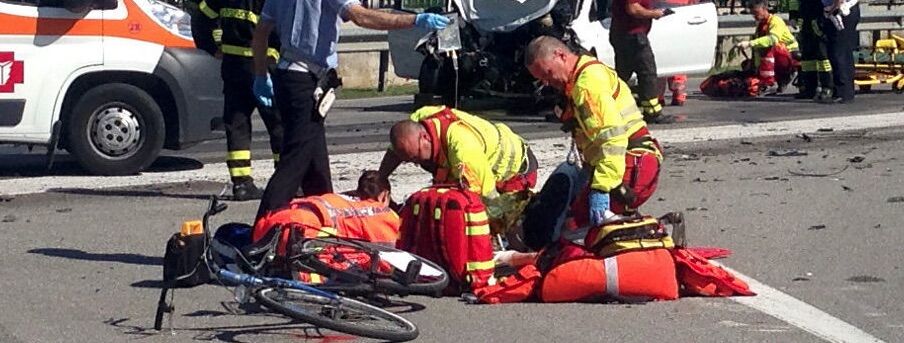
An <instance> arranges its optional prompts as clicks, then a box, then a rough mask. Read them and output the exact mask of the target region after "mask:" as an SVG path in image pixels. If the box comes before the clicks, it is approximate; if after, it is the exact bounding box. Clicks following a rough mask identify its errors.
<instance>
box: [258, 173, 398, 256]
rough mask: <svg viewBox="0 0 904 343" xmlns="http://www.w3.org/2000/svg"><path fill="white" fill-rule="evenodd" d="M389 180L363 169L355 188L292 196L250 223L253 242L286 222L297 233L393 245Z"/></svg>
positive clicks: (280, 250)
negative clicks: (276, 208)
mask: <svg viewBox="0 0 904 343" xmlns="http://www.w3.org/2000/svg"><path fill="white" fill-rule="evenodd" d="M389 192H390V186H389V183H388V182H386V181H385V180H384V179H382V178H380V177H379V174H378V173H377V171H374V170H370V171H365V172H364V174H363V175H361V178H359V179H358V188H357V189H356V190H355V191H352V192H348V193H344V194H335V193H328V194H324V195H319V196H309V197H304V198H297V199H294V200H292V201H291V202H290V203H289V205H288V207H285V208H281V209H278V210H275V211H272V212H268V213H266V214H265V215H264V216H262V217H261V218H260V219H258V220H257V222H256V223H255V225H254V231H253V232H252V240H253V241H254V242H257V241H259V240H261V239H264V237H266V236H267V234H268V233H269V232H270V231H271V230H273V229H274V228H276V227H277V226H279V225H284V226H286V225H288V226H290V227H292V228H293V229H295V230H298V231H297V232H296V233H297V234H299V237H305V238H311V237H326V236H330V235H336V236H340V237H348V238H357V239H363V240H367V241H371V242H380V243H386V244H388V245H390V246H393V245H395V241H396V240H397V239H398V237H399V225H400V221H399V216H398V214H396V213H395V212H394V211H393V210H392V209H391V208H390V207H389V203H390V196H389ZM288 239H289V231H288V230H286V231H284V232H283V237H281V238H280V242H279V247H278V249H277V254H278V255H281V256H283V255H284V254H285V253H286V249H287V248H288V247H287V243H288Z"/></svg>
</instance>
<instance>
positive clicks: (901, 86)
mask: <svg viewBox="0 0 904 343" xmlns="http://www.w3.org/2000/svg"><path fill="white" fill-rule="evenodd" d="M855 60H856V63H855V64H854V84H855V85H857V87H859V88H860V90H862V91H869V90H870V89H871V88H872V86H873V85H880V84H890V85H891V89H892V90H893V91H895V93H904V37H901V36H898V35H891V38H888V39H880V40H878V41H876V45H875V47H873V49H872V51H869V52H865V53H859V54H858V56H856V58H855Z"/></svg>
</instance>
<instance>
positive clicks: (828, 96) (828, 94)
mask: <svg viewBox="0 0 904 343" xmlns="http://www.w3.org/2000/svg"><path fill="white" fill-rule="evenodd" d="M813 100H815V101H816V102H818V103H820V104H834V103H837V102H838V101H839V100H838V99H837V98H833V97H832V90H831V89H829V88H821V89H820V90H819V91H817V92H816V97H814V98H813Z"/></svg>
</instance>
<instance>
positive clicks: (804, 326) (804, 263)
mask: <svg viewBox="0 0 904 343" xmlns="http://www.w3.org/2000/svg"><path fill="white" fill-rule="evenodd" d="M788 101H790V100H788ZM902 103H904V102H902V101H901V100H900V96H895V95H891V94H880V95H865V96H860V97H859V98H858V102H857V103H856V104H854V105H849V106H819V105H815V104H806V103H796V102H795V103H793V104H784V103H782V104H781V105H779V104H777V103H774V102H768V101H765V102H764V101H744V102H733V103H722V102H713V101H703V100H699V99H698V101H695V102H693V103H692V104H691V105H690V106H688V107H686V108H684V109H682V110H685V111H693V114H692V115H690V116H689V119H688V121H687V122H686V123H683V124H680V125H679V126H684V127H693V126H700V125H719V124H726V123H750V122H757V121H777V120H783V119H803V118H819V117H835V116H852V115H859V114H866V113H885V112H900V111H901V104H902ZM366 106H375V107H376V108H378V109H380V110H379V111H373V112H364V113H359V112H357V111H358V110H359V109H361V108H364V107H366ZM405 106H406V105H405V102H404V100H400V99H378V100H366V101H355V102H344V103H342V110H341V111H336V113H334V114H333V116H332V117H331V119H330V128H331V129H330V132H331V139H332V140H335V139H348V140H350V143H344V144H340V143H336V144H335V145H332V146H331V148H333V149H338V151H355V149H354V148H355V147H359V149H358V150H368V149H370V148H367V145H366V144H374V146H375V147H377V146H379V145H380V144H382V143H375V142H380V140H379V137H380V136H384V135H385V129H386V127H387V126H388V125H389V124H390V123H392V122H393V121H395V120H398V119H400V118H403V117H404V108H403V107H405ZM369 108H374V107H369ZM669 110H670V111H676V112H677V110H675V109H669ZM499 115H500V116H501V114H499ZM514 119H516V120H511V121H509V122H510V123H512V125H513V126H515V127H516V130H518V131H520V132H527V131H528V130H531V129H536V130H537V132H536V133H534V134H536V135H537V137H540V136H554V135H556V136H557V135H560V134H559V133H558V132H556V131H553V130H552V127H551V125H549V124H544V123H540V122H538V121H536V120H535V118H521V117H515V118H514ZM522 119H523V120H522ZM359 121H360V123H357V122H359ZM378 124H379V125H378ZM343 125H345V126H343ZM381 125H382V126H381ZM337 128H345V129H350V130H351V131H345V132H343V131H342V129H337ZM541 128H545V129H543V130H541ZM356 129H361V131H355V130H356ZM656 129H660V127H654V132H655V130H656ZM371 130H372V131H371ZM380 130H383V132H382V133H381V132H379V131H380ZM528 136H529V137H531V136H530V134H529V135H528ZM343 137H344V138H343ZM368 137H369V138H368ZM806 138H808V139H809V140H805V139H803V138H800V137H795V136H793V135H785V136H775V137H771V138H762V139H744V140H737V139H735V140H721V141H706V140H702V141H698V142H692V143H680V144H669V145H668V146H667V147H666V150H667V153H668V155H669V158H668V160H667V162H666V167H665V169H664V170H663V172H662V174H661V184H660V188H659V190H658V191H657V194H656V195H655V196H654V198H653V199H651V201H650V202H649V203H648V204H647V205H646V206H645V210H646V211H647V212H649V213H652V214H660V213H663V212H666V211H674V210H680V211H684V213H685V215H686V217H687V220H688V222H689V232H688V238H689V241H690V243H691V244H692V245H698V246H719V247H724V248H728V249H731V250H733V251H734V255H732V256H731V257H730V258H728V259H724V260H722V261H721V262H722V263H723V264H725V265H727V266H729V267H731V268H733V269H735V270H737V271H738V272H740V273H742V274H744V275H746V276H749V277H750V278H752V279H755V280H757V281H758V282H759V283H762V284H764V285H766V286H764V287H766V288H762V289H763V290H764V291H763V292H761V293H760V296H758V297H753V298H747V299H719V298H682V299H680V300H678V301H672V302H654V303H647V304H535V303H529V304H512V305H467V304H464V303H462V302H460V301H459V300H458V299H456V298H442V299H433V298H427V297H407V298H404V299H402V300H403V301H406V302H407V303H406V304H399V306H397V307H395V308H393V310H396V311H400V312H403V315H404V316H405V317H407V318H409V319H411V320H412V321H414V322H415V323H416V324H417V325H418V327H419V328H420V331H421V336H420V341H424V342H549V341H554V342H559V341H566V342H650V341H674V342H727V341H733V342H763V341H767V342H818V341H823V340H828V341H840V340H838V339H837V336H832V334H831V332H832V330H833V328H834V329H838V328H840V329H843V330H846V331H847V332H848V336H844V337H848V340H849V341H874V340H873V339H876V340H881V341H885V342H901V341H904V297H901V293H900V289H902V286H904V270H902V268H904V262H902V261H904V250H902V249H901V248H900V247H901V246H902V245H904V234H902V230H904V226H902V224H901V223H900V218H901V213H902V211H904V201H899V199H898V197H904V182H902V180H904V152H902V150H901V149H899V147H900V145H901V144H902V141H904V128H900V127H891V128H887V129H873V130H861V131H843V132H841V131H833V132H819V133H811V134H809V135H807V136H806ZM356 139H361V141H360V142H359V143H356V142H358V141H355V140H356ZM216 144H217V143H210V144H209V145H210V146H209V147H207V146H208V145H207V144H205V145H201V146H198V147H196V148H194V149H198V150H189V151H187V152H184V153H180V154H174V155H170V156H172V157H169V160H167V159H163V161H162V162H160V163H162V164H163V166H158V167H157V168H158V171H161V170H167V168H172V169H175V170H181V169H185V168H188V167H187V165H194V164H201V163H202V162H204V161H205V160H207V159H210V161H217V162H219V161H218V157H213V156H214V155H216V156H220V154H221V153H220V152H219V150H218V147H217V146H216ZM343 149H345V150H343ZM255 152H257V150H256V151H255ZM770 154H771V155H785V154H790V155H798V156H791V157H783V156H770ZM207 155H210V156H211V157H205V156H207ZM858 157H860V158H858ZM2 158H3V159H4V160H0V165H2V166H3V167H2V168H6V169H7V170H8V171H7V172H6V173H7V174H6V178H7V180H10V178H12V179H13V180H21V181H22V182H23V183H25V182H29V181H32V180H37V179H44V178H41V177H32V176H29V175H36V176H43V175H45V174H41V173H42V172H41V171H40V170H39V169H38V168H39V167H36V166H34V165H32V164H29V163H34V162H28V161H26V160H28V159H29V158H31V157H29V156H27V155H26V156H23V155H15V154H14V155H5V156H4V157H2ZM861 158H862V160H861ZM34 159H38V157H34ZM12 161H17V163H24V164H19V165H17V166H15V167H12V166H11V165H10V164H11V163H12ZM23 161H24V162H23ZM185 161H189V162H185ZM192 161H193V162H192ZM168 163H169V164H168ZM170 164H171V165H170ZM64 166H65V165H64ZM334 168H336V169H342V170H344V169H353V168H354V166H348V165H343V166H334ZM543 168H552V166H551V165H550V166H546V165H544V166H543ZM9 170H11V171H9ZM224 172H225V171H224ZM13 173H18V174H19V175H12V174H13ZM54 173H60V174H63V175H72V174H75V175H78V174H79V172H78V171H77V168H75V167H70V169H65V168H63V169H61V170H60V171H54V172H52V173H51V174H54ZM23 175H24V176H23ZM162 175H166V173H162ZM111 180H112V179H111ZM164 180H165V179H164ZM51 181H52V180H51ZM13 182H15V181H13ZM48 182H50V181H48ZM111 182H113V181H111ZM4 185H13V184H12V183H5V184H4ZM7 187H10V188H13V187H14V185H13V186H7ZM103 187H104V184H103V183H102V182H98V183H97V184H96V185H92V186H91V187H80V188H56V189H52V190H50V191H48V192H44V193H37V194H28V195H16V196H0V242H2V243H0V276H2V277H0V289H2V290H3V292H2V293H3V295H4V296H3V297H0V308H3V309H4V310H3V311H2V312H0V342H73V341H74V342H127V341H141V342H195V341H225V342H299V341H303V342H336V341H351V340H354V339H355V338H354V337H349V336H346V335H342V334H337V333H333V332H328V331H324V332H323V335H318V334H317V333H316V332H315V331H314V330H312V329H311V328H310V327H309V326H308V325H306V324H303V323H297V322H292V321H290V320H288V319H286V318H284V317H281V316H276V315H271V314H268V313H267V312H266V311H264V310H262V309H261V308H259V307H258V306H257V305H255V304H249V305H241V306H239V305H237V304H235V302H234V301H232V300H231V298H232V295H231V293H230V292H228V291H226V290H223V289H222V288H220V287H216V286H203V287H198V288H194V289H190V290H180V291H178V292H177V293H176V312H175V313H176V314H175V316H174V325H175V328H176V329H175V335H171V334H170V333H169V331H164V332H163V333H156V332H154V331H153V330H151V329H150V327H151V325H152V322H153V315H154V307H155V305H156V301H157V296H158V294H159V287H160V283H159V279H160V277H161V274H162V270H161V269H162V268H161V263H162V257H161V256H162V254H163V248H164V244H165V242H166V239H167V238H168V236H169V235H170V234H171V233H172V232H175V231H177V230H178V226H179V223H181V222H182V221H183V220H187V219H193V218H196V217H198V216H200V214H201V212H202V211H203V209H204V206H205V205H206V203H205V201H204V200H203V199H204V198H205V197H207V196H208V195H210V194H215V193H218V192H219V191H220V190H221V189H222V187H223V184H222V183H217V182H204V181H190V182H182V183H175V184H173V183H157V182H156V181H155V182H154V183H151V184H147V185H142V186H131V187H126V188H116V189H105V188H103ZM3 191H4V189H0V194H2V193H3ZM256 205H257V204H256V203H253V202H247V203H230V206H231V208H230V209H229V210H228V211H226V212H225V213H224V214H223V215H221V216H220V217H218V218H216V220H215V221H216V222H218V223H225V222H227V221H243V222H247V221H249V220H250V219H251V217H252V216H253V214H254V211H255V210H256ZM758 289H759V288H758ZM787 297H793V298H796V299H799V300H800V301H802V302H804V303H806V304H809V306H812V308H810V307H806V306H803V305H795V304H796V303H794V302H793V301H789V300H788V299H790V298H787ZM770 299H773V300H772V301H770ZM775 299H778V300H775ZM826 316H828V317H826ZM825 318H828V320H827V319H825ZM838 323H841V324H838ZM844 323H847V324H844ZM842 324H843V325H842ZM845 325H849V326H850V328H857V329H849V328H848V326H845ZM827 332H828V333H827ZM832 337H836V338H834V339H833V338H832Z"/></svg>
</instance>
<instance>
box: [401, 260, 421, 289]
mask: <svg viewBox="0 0 904 343" xmlns="http://www.w3.org/2000/svg"><path fill="white" fill-rule="evenodd" d="M422 266H423V264H422V263H421V261H418V260H413V261H411V262H408V268H406V269H405V275H404V278H403V279H402V284H403V285H405V286H408V285H410V284H412V283H414V281H416V280H417V277H418V276H420V275H421V267H422Z"/></svg>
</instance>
